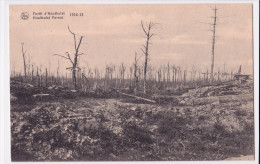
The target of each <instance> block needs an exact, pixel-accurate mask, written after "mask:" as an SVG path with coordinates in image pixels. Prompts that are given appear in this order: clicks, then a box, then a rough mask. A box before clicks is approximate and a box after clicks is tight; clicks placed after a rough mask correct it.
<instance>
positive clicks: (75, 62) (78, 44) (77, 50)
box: [54, 26, 84, 90]
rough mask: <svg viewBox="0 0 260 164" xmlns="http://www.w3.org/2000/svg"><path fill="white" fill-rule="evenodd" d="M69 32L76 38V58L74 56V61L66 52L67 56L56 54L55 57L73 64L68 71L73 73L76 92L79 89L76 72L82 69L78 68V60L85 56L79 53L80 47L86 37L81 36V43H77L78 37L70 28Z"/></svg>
mask: <svg viewBox="0 0 260 164" xmlns="http://www.w3.org/2000/svg"><path fill="white" fill-rule="evenodd" d="M68 30H69V32H70V33H71V34H72V35H73V38H74V49H75V52H74V56H73V57H74V58H73V59H72V58H71V56H70V54H69V53H68V52H66V56H64V55H59V54H54V55H56V56H60V57H62V58H65V59H67V60H69V61H70V62H71V64H72V66H71V67H68V68H67V69H70V70H71V72H72V81H73V86H74V89H75V90H76V89H77V78H76V71H77V70H78V69H80V68H79V66H78V60H79V56H80V55H83V53H79V48H80V45H81V43H82V40H83V37H84V36H80V37H79V39H78V40H79V41H78V42H77V35H76V34H75V33H74V32H72V31H71V30H70V27H69V26H68Z"/></svg>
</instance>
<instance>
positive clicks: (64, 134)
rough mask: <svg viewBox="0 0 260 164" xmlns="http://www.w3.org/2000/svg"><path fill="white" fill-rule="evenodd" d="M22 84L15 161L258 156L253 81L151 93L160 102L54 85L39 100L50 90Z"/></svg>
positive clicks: (14, 112)
mask: <svg viewBox="0 0 260 164" xmlns="http://www.w3.org/2000/svg"><path fill="white" fill-rule="evenodd" d="M15 84H16V83H13V84H12V83H11V94H12V100H11V101H12V102H11V135H12V136H11V151H12V152H11V153H12V160H13V161H63V160H66V161H67V160H69V161H73V160H76V161H78V160H80V161H107V160H113V161H128V160H137V161H153V160H177V161H180V160H185V161H187V160H188V161H190V160H225V159H230V158H231V159H233V157H240V156H247V155H254V108H253V104H254V103H253V102H254V98H253V81H252V80H251V81H247V82H239V81H231V82H227V83H223V84H220V85H215V86H205V87H198V88H195V89H190V90H188V91H187V92H186V93H183V94H181V95H172V96H170V98H169V96H168V97H167V98H166V97H164V98H158V96H154V97H152V96H151V98H153V99H154V100H156V102H158V103H155V104H153V103H143V102H137V101H135V99H130V98H128V97H122V96H121V97H116V96H111V97H110V98H109V97H100V96H96V97H95V96H86V95H77V94H76V95H74V93H71V92H69V91H68V92H66V94H63V95H57V93H61V92H60V91H59V90H58V91H57V92H54V91H53V88H49V92H48V94H50V95H51V97H48V96H47V98H42V97H40V98H38V97H32V95H33V94H36V93H45V92H46V91H47V90H46V88H45V89H42V88H38V89H35V88H34V89H33V93H31V92H32V91H31V90H32V89H30V88H32V86H24V85H19V86H17V85H15ZM50 91H51V92H50ZM25 93H26V94H27V95H26V96H24V94H25ZM55 93H56V94H55ZM54 95H55V96H54ZM161 100H165V101H161Z"/></svg>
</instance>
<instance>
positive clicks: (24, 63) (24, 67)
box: [22, 43, 26, 79]
mask: <svg viewBox="0 0 260 164" xmlns="http://www.w3.org/2000/svg"><path fill="white" fill-rule="evenodd" d="M23 45H24V43H22V55H23V69H24V77H25V79H26V61H25V54H26V51H24V49H23Z"/></svg>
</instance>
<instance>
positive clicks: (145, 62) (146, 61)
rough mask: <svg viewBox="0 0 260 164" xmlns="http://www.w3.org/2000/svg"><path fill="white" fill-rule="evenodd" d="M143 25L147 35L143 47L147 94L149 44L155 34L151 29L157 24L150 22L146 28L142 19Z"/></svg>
mask: <svg viewBox="0 0 260 164" xmlns="http://www.w3.org/2000/svg"><path fill="white" fill-rule="evenodd" d="M141 25H142V28H143V31H144V33H145V35H146V44H145V45H144V49H145V50H143V49H141V50H142V51H143V53H144V55H145V61H144V94H146V72H147V64H148V57H149V52H148V50H149V44H150V42H149V41H150V39H151V37H152V36H153V35H154V34H151V33H150V30H151V29H152V27H153V26H154V25H155V24H154V23H152V22H150V23H149V25H148V26H147V29H145V28H144V25H143V22H142V21H141Z"/></svg>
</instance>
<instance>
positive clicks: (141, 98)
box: [116, 91, 156, 103]
mask: <svg viewBox="0 0 260 164" xmlns="http://www.w3.org/2000/svg"><path fill="white" fill-rule="evenodd" d="M116 92H117V93H119V94H122V95H125V96H129V97H133V98H136V99H139V100H144V101H147V102H151V103H156V101H154V100H150V99H146V98H143V97H138V96H134V95H130V94H127V93H123V92H119V91H116Z"/></svg>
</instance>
